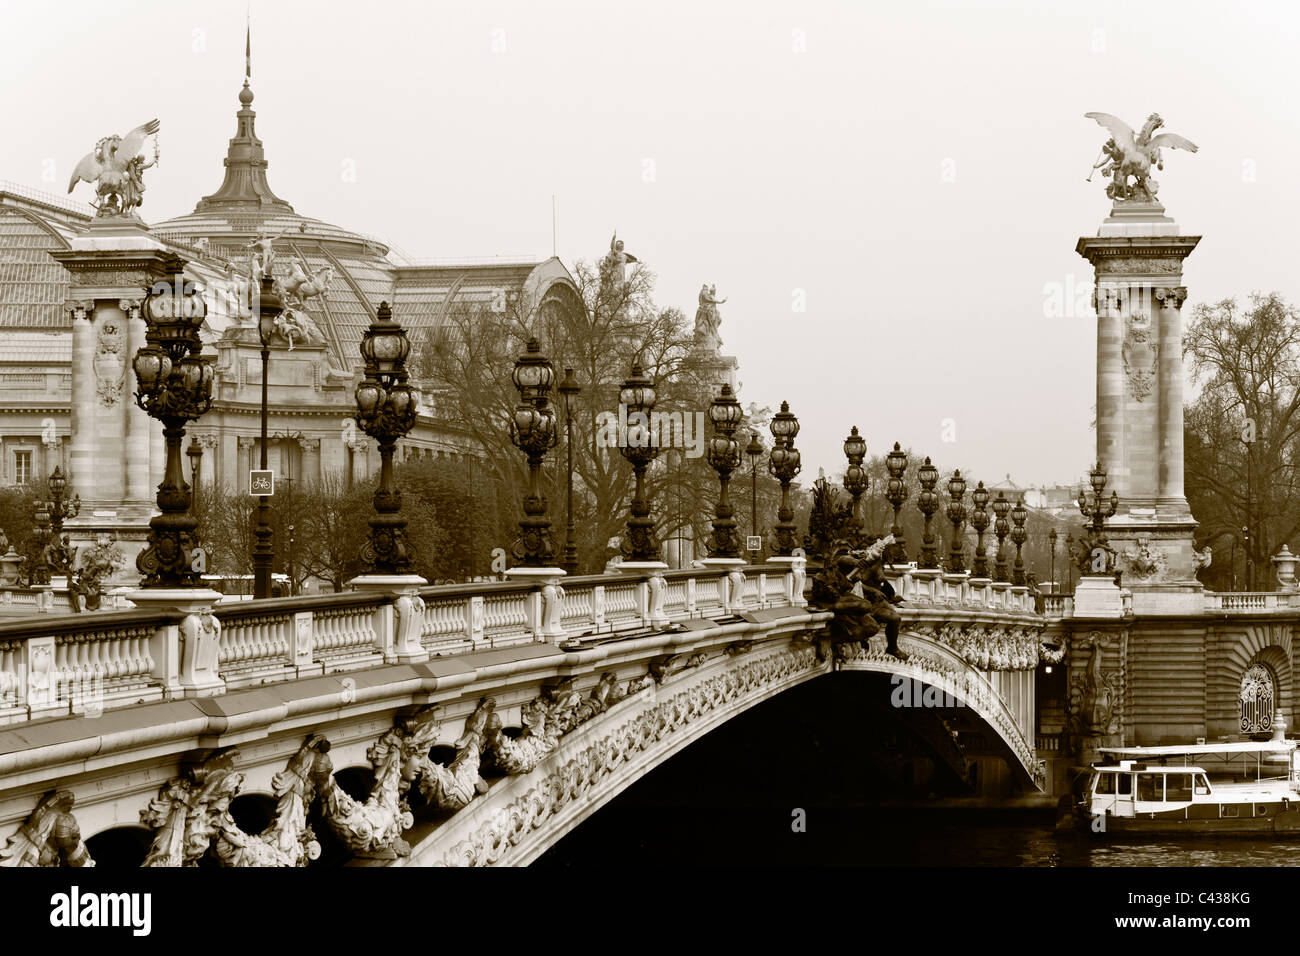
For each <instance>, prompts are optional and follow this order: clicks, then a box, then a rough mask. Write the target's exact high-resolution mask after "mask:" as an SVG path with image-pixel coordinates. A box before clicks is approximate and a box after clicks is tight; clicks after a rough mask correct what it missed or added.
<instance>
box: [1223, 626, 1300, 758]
mask: <svg viewBox="0 0 1300 956" xmlns="http://www.w3.org/2000/svg"><path fill="white" fill-rule="evenodd" d="M1295 629H1296V623H1295V622H1294V621H1261V622H1258V623H1255V622H1241V623H1238V622H1233V624H1232V625H1229V626H1220V627H1217V628H1214V629H1213V630H1212V631H1211V632H1210V638H1211V640H1212V641H1214V642H1215V643H1217V644H1218V648H1219V652H1218V653H1217V654H1210V655H1207V656H1208V657H1209V658H1210V661H1211V663H1210V665H1209V669H1208V672H1207V674H1206V705H1207V706H1206V710H1207V713H1206V731H1207V733H1208V734H1209V736H1211V737H1218V736H1234V737H1235V736H1236V735H1237V734H1239V733H1240V732H1241V728H1240V725H1239V716H1240V705H1239V695H1240V693H1241V681H1242V677H1243V676H1244V675H1245V673H1246V670H1247V669H1248V668H1249V667H1250V666H1251V665H1252V664H1255V663H1260V664H1263V665H1265V666H1266V667H1267V668H1268V669H1269V670H1270V671H1271V672H1272V675H1273V679H1274V702H1273V706H1274V710H1275V711H1278V712H1280V713H1281V714H1282V715H1283V717H1284V718H1285V719H1286V722H1287V724H1288V725H1290V726H1292V727H1294V726H1295V724H1296V717H1295V697H1294V696H1293V692H1294V677H1293V673H1292V671H1293V667H1292V661H1293V657H1292V654H1293V646H1294V638H1295Z"/></svg>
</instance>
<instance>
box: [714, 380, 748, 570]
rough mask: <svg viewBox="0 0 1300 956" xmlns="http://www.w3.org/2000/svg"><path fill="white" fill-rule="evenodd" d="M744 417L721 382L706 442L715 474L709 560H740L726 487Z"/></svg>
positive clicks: (737, 459)
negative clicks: (714, 498)
mask: <svg viewBox="0 0 1300 956" xmlns="http://www.w3.org/2000/svg"><path fill="white" fill-rule="evenodd" d="M744 417H745V412H744V410H743V409H742V408H741V407H740V402H738V401H737V400H736V396H735V395H734V394H733V393H732V391H731V386H730V385H729V384H727V383H726V382H723V383H722V388H721V390H720V391H719V392H718V395H717V397H716V398H714V399H713V401H712V402H711V403H710V404H709V420H710V421H711V422H712V423H713V437H712V438H710V439H709V450H708V458H709V464H710V465H712V466H713V470H714V471H716V472H717V473H718V504H717V507H715V508H714V511H713V534H712V535H710V536H709V541H708V547H709V557H710V558H727V559H731V560H737V559H739V558H740V535H739V533H737V531H736V519H735V518H734V517H733V516H734V514H735V509H733V508H732V507H731V499H730V498H729V497H728V487H729V485H730V483H731V473H732V472H733V471H735V470H736V469H737V468H739V467H740V456H741V450H740V442H738V441H736V439H735V434H736V429H737V428H739V427H740V420H741V419H742V418H744Z"/></svg>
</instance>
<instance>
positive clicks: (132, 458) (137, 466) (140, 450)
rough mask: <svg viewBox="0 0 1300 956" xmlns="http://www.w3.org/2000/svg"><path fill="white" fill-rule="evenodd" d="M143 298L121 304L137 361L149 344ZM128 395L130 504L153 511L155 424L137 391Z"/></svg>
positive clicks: (128, 349) (128, 344)
mask: <svg viewBox="0 0 1300 956" xmlns="http://www.w3.org/2000/svg"><path fill="white" fill-rule="evenodd" d="M141 301H142V300H141V299H140V298H133V299H122V300H121V301H119V302H118V308H119V309H120V310H121V311H122V316H123V321H124V323H125V326H126V354H127V355H128V356H131V357H133V356H134V355H135V353H136V351H137V350H138V349H141V348H143V347H144V344H145V341H144V336H145V323H144V318H143V317H142V316H141V314H140V303H141ZM131 377H132V383H131V384H132V386H134V375H133V374H132V376H131ZM126 391H127V392H128V394H127V395H126V396H124V397H125V402H124V405H125V408H124V411H125V412H126V442H125V446H124V447H125V459H126V460H125V462H124V464H125V467H126V500H127V501H129V502H131V503H134V504H139V505H143V506H144V507H149V506H150V505H151V504H152V502H153V499H154V497H155V495H154V490H155V488H156V487H157V486H156V485H152V486H151V484H150V481H149V478H150V474H149V466H150V462H151V453H150V447H149V446H150V438H151V435H150V432H151V429H150V427H149V426H150V423H151V422H152V421H153V419H151V418H150V417H149V416H148V415H147V414H146V413H145V411H144V409H142V408H141V407H140V406H139V405H137V404H136V403H135V398H134V392H135V389H134V387H132V388H130V389H128V390H126Z"/></svg>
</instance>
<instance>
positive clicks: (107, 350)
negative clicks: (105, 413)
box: [93, 319, 126, 408]
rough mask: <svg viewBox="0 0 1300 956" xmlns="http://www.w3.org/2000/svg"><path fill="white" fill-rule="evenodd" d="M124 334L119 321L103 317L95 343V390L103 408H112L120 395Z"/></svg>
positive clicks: (124, 360)
mask: <svg viewBox="0 0 1300 956" xmlns="http://www.w3.org/2000/svg"><path fill="white" fill-rule="evenodd" d="M124 346H125V335H124V329H123V327H122V323H121V321H119V320H118V319H105V320H104V322H103V323H102V324H101V325H100V327H99V337H98V339H97V340H96V343H95V358H94V360H93V364H94V369H95V390H96V391H97V392H98V393H99V402H100V404H101V405H103V406H104V407H105V408H112V407H113V406H114V405H116V404H117V402H118V399H119V398H121V397H122V384H123V382H124V380H125V372H126V359H125V358H124V357H123V355H122V349H123V348H124Z"/></svg>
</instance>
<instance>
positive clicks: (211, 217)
mask: <svg viewBox="0 0 1300 956" xmlns="http://www.w3.org/2000/svg"><path fill="white" fill-rule="evenodd" d="M239 102H240V109H239V111H238V113H236V120H237V127H236V131H235V136H234V137H233V138H232V139H231V140H230V147H229V149H228V150H227V153H226V159H225V168H226V175H225V179H224V181H223V182H222V184H221V188H219V189H218V190H217V191H216V192H215V193H212V194H211V195H209V196H204V197H203V198H202V199H201V200H199V202H198V204H197V205H196V206H195V207H194V211H193V212H192V213H190V214H189V215H186V216H177V217H175V218H173V219H167V220H164V221H163V222H159V223H155V224H154V225H153V226H152V227H151V229H150V231H151V232H152V233H154V234H155V235H157V236H158V237H159V238H161V239H164V240H168V239H169V240H173V241H176V242H183V243H185V244H187V245H190V246H198V247H200V248H203V249H205V250H206V252H207V253H208V254H209V255H215V256H217V257H220V258H223V259H226V260H227V261H228V262H230V263H231V264H233V265H234V266H235V267H236V268H237V269H238V270H239V271H245V270H244V269H243V266H244V264H245V263H247V262H248V261H249V257H250V254H251V249H250V244H251V243H252V242H253V241H254V240H256V239H258V238H259V237H262V236H267V237H272V238H275V239H276V240H277V242H276V251H277V253H278V256H277V264H278V266H279V268H277V269H276V270H275V271H276V272H277V274H279V273H280V272H281V271H283V273H284V274H285V275H287V274H288V268H289V264H290V263H291V262H292V261H293V260H294V259H301V260H302V261H303V262H304V263H305V264H306V266H307V268H308V270H310V271H311V272H313V273H315V272H317V271H319V270H321V269H324V268H326V267H329V268H330V269H331V270H332V272H333V274H334V277H333V280H332V281H331V283H330V286H329V288H328V289H327V291H326V292H325V294H324V295H322V296H320V297H319V298H315V299H312V300H310V301H309V303H308V311H309V312H310V313H311V314H312V317H313V319H315V320H316V321H317V323H318V324H319V325H320V327H321V331H322V332H323V333H324V334H325V338H326V341H327V342H328V343H329V345H330V349H331V351H332V352H333V353H334V359H335V361H336V362H337V363H338V364H339V366H340V367H343V368H351V367H353V366H354V365H357V364H358V363H359V362H360V352H359V351H358V350H359V347H360V344H361V338H362V335H363V333H364V331H365V329H366V327H367V326H369V324H370V321H371V319H372V317H373V316H374V314H375V311H376V309H377V308H378V307H379V303H380V302H381V301H383V300H385V299H387V300H391V299H392V298H393V278H394V267H393V264H392V263H390V262H389V261H388V259H387V258H386V256H387V254H388V247H387V246H386V245H385V244H384V243H382V242H380V241H379V240H377V239H375V238H373V237H371V236H366V235H363V234H361V233H357V232H352V231H350V230H347V229H343V228H341V227H339V226H335V225H331V224H330V223H327V222H322V221H321V220H319V219H313V218H311V217H310V216H303V215H300V214H299V213H297V212H295V211H294V208H293V206H291V205H290V204H289V203H288V202H286V201H285V200H283V199H281V198H280V197H279V196H277V195H276V194H275V193H274V192H273V191H272V190H271V185H270V183H269V182H268V181H267V177H266V169H267V165H268V164H267V161H266V157H265V154H264V152H263V149H262V141H261V140H260V139H258V138H257V134H256V132H255V130H254V117H255V116H256V114H255V113H254V112H253V110H252V108H251V104H252V102H253V91H252V89H250V87H249V84H248V79H247V78H245V80H244V87H243V89H242V90H240V93H239Z"/></svg>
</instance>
